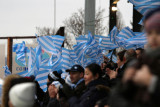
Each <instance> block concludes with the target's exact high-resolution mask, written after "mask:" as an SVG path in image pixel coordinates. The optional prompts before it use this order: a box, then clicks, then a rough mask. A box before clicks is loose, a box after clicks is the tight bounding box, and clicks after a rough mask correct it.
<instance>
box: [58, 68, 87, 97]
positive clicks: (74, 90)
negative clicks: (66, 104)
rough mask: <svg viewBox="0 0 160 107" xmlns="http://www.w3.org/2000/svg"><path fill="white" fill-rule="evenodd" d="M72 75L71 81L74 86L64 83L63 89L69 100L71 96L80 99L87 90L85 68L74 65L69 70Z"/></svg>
mask: <svg viewBox="0 0 160 107" xmlns="http://www.w3.org/2000/svg"><path fill="white" fill-rule="evenodd" d="M67 72H69V74H70V81H71V83H72V84H73V85H72V86H70V85H69V84H67V83H64V84H63V83H62V85H63V88H62V89H61V90H62V92H63V93H64V95H65V96H66V97H67V99H69V98H70V97H71V96H73V95H74V96H77V97H80V96H81V95H82V94H83V91H84V90H85V88H86V87H85V82H84V79H83V77H84V68H83V67H82V66H80V65H74V66H72V68H71V69H69V70H67Z"/></svg>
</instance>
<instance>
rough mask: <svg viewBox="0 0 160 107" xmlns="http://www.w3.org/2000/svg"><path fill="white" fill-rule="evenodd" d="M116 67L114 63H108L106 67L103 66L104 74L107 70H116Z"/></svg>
mask: <svg viewBox="0 0 160 107" xmlns="http://www.w3.org/2000/svg"><path fill="white" fill-rule="evenodd" d="M117 67H118V66H117V64H116V63H114V62H108V63H107V65H106V66H105V72H108V70H114V69H116V68H117Z"/></svg>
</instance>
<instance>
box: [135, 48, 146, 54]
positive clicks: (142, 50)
mask: <svg viewBox="0 0 160 107" xmlns="http://www.w3.org/2000/svg"><path fill="white" fill-rule="evenodd" d="M136 50H140V51H141V53H143V52H144V49H142V48H137V49H136Z"/></svg>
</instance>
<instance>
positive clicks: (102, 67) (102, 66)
mask: <svg viewBox="0 0 160 107" xmlns="http://www.w3.org/2000/svg"><path fill="white" fill-rule="evenodd" d="M106 65H107V62H103V63H102V64H101V69H102V70H104V68H105V66H106Z"/></svg>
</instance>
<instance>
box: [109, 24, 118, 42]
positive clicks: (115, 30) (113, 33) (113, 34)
mask: <svg viewBox="0 0 160 107" xmlns="http://www.w3.org/2000/svg"><path fill="white" fill-rule="evenodd" d="M118 34H119V30H118V28H117V27H116V26H114V28H113V29H112V30H111V32H110V34H109V37H110V41H111V42H113V43H114V44H116V36H118Z"/></svg>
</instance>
